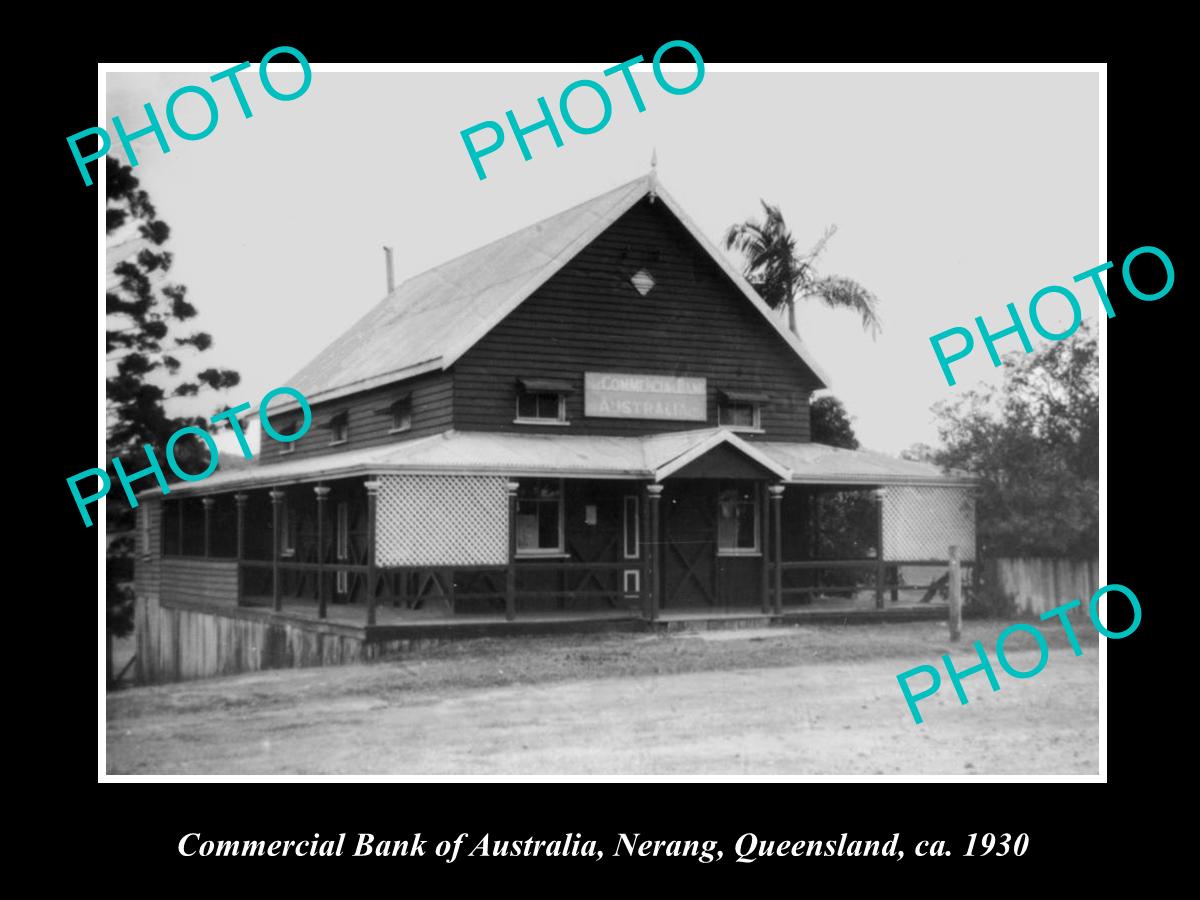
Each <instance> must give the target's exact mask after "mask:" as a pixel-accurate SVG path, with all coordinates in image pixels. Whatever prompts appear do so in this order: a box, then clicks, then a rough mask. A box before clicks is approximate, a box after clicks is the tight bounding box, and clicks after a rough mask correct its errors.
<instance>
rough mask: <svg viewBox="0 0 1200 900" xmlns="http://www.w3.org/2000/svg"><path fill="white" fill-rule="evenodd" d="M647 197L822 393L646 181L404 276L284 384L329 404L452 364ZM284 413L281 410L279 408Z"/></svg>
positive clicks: (686, 221) (773, 321)
mask: <svg viewBox="0 0 1200 900" xmlns="http://www.w3.org/2000/svg"><path fill="white" fill-rule="evenodd" d="M651 191H653V192H654V194H655V196H656V197H657V198H660V199H661V200H662V201H663V203H664V205H665V206H667V208H668V209H670V210H671V212H672V213H673V214H674V215H675V216H676V217H677V218H678V219H679V220H680V222H681V223H682V224H683V225H684V227H685V228H687V230H688V231H689V232H690V233H691V234H692V235H693V236H694V237H695V238H696V240H697V241H698V242H699V243H700V244H701V246H702V247H704V249H705V250H706V251H707V252H708V253H709V255H710V256H712V257H713V259H714V260H715V261H716V262H717V264H718V265H719V266H720V267H721V268H722V270H723V271H725V273H726V274H727V275H728V276H729V277H730V278H731V279H732V280H733V282H734V284H735V285H736V286H737V287H738V288H739V290H741V292H742V293H743V294H744V295H745V296H746V298H747V299H748V300H749V301H750V302H751V303H752V304H754V305H755V307H756V308H757V309H758V310H759V312H761V313H762V314H763V316H764V317H765V318H766V320H767V322H768V323H769V324H770V325H771V327H772V328H773V329H774V330H775V331H776V332H777V333H778V334H780V336H781V337H783V339H784V340H785V341H786V342H787V343H788V345H789V346H790V347H792V349H793V350H794V351H795V352H796V353H797V355H798V356H800V358H801V359H802V360H803V361H804V362H805V363H806V364H807V365H808V366H809V368H810V369H812V370H813V372H814V373H815V374H816V376H817V378H818V379H820V380H821V381H822V382H823V384H824V385H825V386H828V383H829V378H828V376H826V375H825V373H824V372H823V371H822V370H821V368H820V367H819V366H818V365H817V363H816V361H815V360H814V359H813V358H812V356H811V354H810V353H809V352H808V350H807V349H806V348H805V346H804V344H803V342H802V341H801V340H800V339H799V338H798V337H797V336H796V335H794V334H792V333H791V332H790V331H788V329H787V328H786V327H784V326H783V325H782V324H781V323H780V321H779V319H778V317H777V316H775V315H773V314H772V313H771V311H770V309H769V308H768V307H767V305H766V304H765V303H764V302H763V300H762V298H761V297H759V296H758V294H757V293H756V292H755V291H754V289H753V288H752V287H751V286H750V284H749V283H748V282H747V281H746V280H745V278H743V277H742V275H741V273H739V272H738V271H737V270H736V269H734V268H733V267H732V266H731V265H730V263H729V261H728V260H727V259H726V258H725V257H724V255H723V254H722V253H721V252H720V251H719V250H718V249H717V248H716V247H715V246H714V245H713V244H712V243H711V242H710V241H709V240H708V239H707V238H706V237H705V236H704V234H703V233H702V232H701V231H700V230H699V228H698V227H697V226H696V225H695V223H694V222H692V221H691V219H690V218H689V217H688V216H687V214H686V213H684V212H683V210H682V208H681V207H680V206H679V204H678V203H677V202H676V201H674V200H673V199H672V198H671V197H670V196H669V195H668V194H667V193H666V191H665V190H664V189H663V188H662V186H661V185H660V184H659V183H658V182H657V180H656V179H655V177H654V176H653V175H645V176H643V177H641V178H636V179H634V180H633V181H630V182H629V183H628V184H623V185H621V186H620V187H618V188H616V189H615V190H612V191H609V192H608V193H605V194H601V195H600V196H598V197H594V198H592V199H591V200H588V201H586V202H584V203H581V204H579V205H578V206H573V207H571V208H570V209H568V210H565V211H563V212H560V213H558V214H557V215H554V216H551V217H550V218H548V219H543V220H542V221H541V222H537V223H536V224H533V225H530V226H528V227H527V228H523V229H521V230H520V231H517V232H514V233H512V234H510V235H508V236H506V237H502V238H500V239H498V240H496V241H493V242H492V243H490V244H486V245H485V246H483V247H480V248H479V249H477V250H473V251H471V252H470V253H466V254H464V255H462V256H459V257H456V258H455V259H452V260H450V261H449V262H445V263H442V264H441V265H440V266H437V267H435V268H433V269H430V270H428V271H426V272H422V273H421V274H419V275H415V276H413V277H412V278H409V279H408V280H406V281H404V282H403V283H402V284H400V285H399V286H398V287H397V288H396V289H395V290H393V291H392V292H391V293H390V294H388V295H387V296H386V297H385V298H384V299H383V300H381V301H380V302H379V303H378V304H376V305H375V307H374V308H373V309H371V310H370V312H368V313H367V314H366V315H365V316H363V317H362V318H361V319H359V320H358V321H357V322H355V323H354V325H352V326H351V327H350V328H349V330H347V331H346V332H345V333H344V334H343V335H342V336H341V337H339V338H338V339H337V340H335V341H334V342H333V343H332V344H330V345H329V346H328V347H326V348H325V349H324V350H322V351H321V352H320V353H319V354H318V355H317V357H316V358H315V359H313V360H312V361H311V362H310V363H308V365H306V366H304V368H302V369H301V370H300V371H299V372H297V373H296V374H295V375H293V376H292V377H291V378H290V379H289V380H288V381H287V382H286V384H288V385H289V386H290V387H294V388H296V389H297V390H298V391H300V392H301V393H302V394H304V396H305V397H306V398H308V399H309V400H310V401H317V400H329V399H334V398H336V397H340V396H345V395H347V394H350V393H354V392H356V391H361V390H366V389H369V388H372V387H377V386H379V385H383V384H387V383H390V382H392V381H396V380H398V379H401V378H407V377H411V376H413V375H417V374H420V373H422V372H427V371H432V370H436V369H444V368H446V367H448V366H450V365H452V364H453V363H454V361H455V360H457V359H458V358H459V357H460V356H461V355H462V354H463V353H465V352H466V351H467V350H469V349H470V348H471V347H472V346H474V344H475V343H476V342H478V341H479V340H480V339H481V338H483V337H484V336H485V335H486V334H487V333H488V332H489V331H491V330H492V328H494V327H495V326H496V325H497V324H499V322H500V321H501V320H502V319H503V318H504V317H505V316H506V315H508V313H509V312H511V311H512V310H513V309H515V308H516V307H517V306H518V305H519V304H520V303H521V302H522V301H524V300H525V299H526V298H527V297H528V296H529V295H530V294H532V293H533V292H534V291H536V290H537V289H538V288H539V287H541V285H543V284H544V283H545V282H546V281H548V280H549V279H550V278H551V276H553V275H554V274H555V273H556V272H558V271H559V270H560V269H561V268H562V267H563V266H564V265H566V264H567V263H568V262H569V261H570V260H571V259H573V258H574V257H575V256H576V254H578V253H579V252H580V251H581V250H583V249H584V248H585V247H587V246H588V244H590V243H591V242H592V241H593V240H595V239H596V238H597V237H598V236H599V235H600V234H601V233H602V232H603V231H604V230H605V229H606V228H608V226H610V225H611V224H612V223H613V222H615V221H616V220H617V219H618V218H620V216H621V215H623V214H624V213H625V212H626V211H627V210H629V209H630V208H631V207H632V206H633V205H634V204H635V203H636V202H637V201H639V200H640V199H641V198H642V197H644V196H645V195H646V194H647V193H649V192H651ZM285 406H287V404H285V403H280V404H279V409H280V410H282V409H284V408H285Z"/></svg>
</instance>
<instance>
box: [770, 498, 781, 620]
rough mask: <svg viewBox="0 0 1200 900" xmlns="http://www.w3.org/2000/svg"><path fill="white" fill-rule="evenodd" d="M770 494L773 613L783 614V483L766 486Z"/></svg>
mask: <svg viewBox="0 0 1200 900" xmlns="http://www.w3.org/2000/svg"><path fill="white" fill-rule="evenodd" d="M767 493H769V494H770V495H771V539H772V542H773V543H774V545H775V552H774V556H775V614H776V615H782V614H783V485H782V484H773V485H771V486H770V487H769V488H767Z"/></svg>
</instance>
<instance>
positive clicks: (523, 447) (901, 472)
mask: <svg viewBox="0 0 1200 900" xmlns="http://www.w3.org/2000/svg"><path fill="white" fill-rule="evenodd" d="M720 444H729V445H731V446H733V447H736V448H737V449H739V450H740V451H741V452H743V453H746V454H747V455H748V456H750V457H751V458H753V459H755V460H756V461H757V462H759V463H760V464H761V465H763V466H765V467H766V468H768V469H771V470H773V471H774V472H775V473H776V474H777V475H779V477H780V478H781V479H782V480H784V481H785V482H787V483H790V484H862V485H884V484H942V485H950V484H973V483H974V479H972V478H971V477H970V476H969V475H968V474H966V473H962V472H953V473H949V474H943V473H942V472H941V470H940V469H939V468H938V467H937V466H935V465H932V464H931V463H922V462H913V461H910V460H903V459H896V458H895V457H891V456H887V455H885V454H882V453H875V452H872V451H869V450H843V449H840V448H837V447H830V446H827V445H825V444H791V443H780V442H773V441H756V442H750V441H745V440H743V439H742V438H740V437H738V436H737V435H736V434H733V433H732V432H730V431H728V430H727V429H724V428H705V429H697V430H693V431H674V432H665V433H662V434H651V435H643V436H640V437H617V436H608V435H579V434H576V435H566V434H563V435H560V434H499V433H492V432H479V431H447V432H444V433H442V434H436V435H432V436H430V437H425V438H418V439H416V440H411V441H399V442H397V443H395V444H389V445H387V446H385V447H371V448H368V449H365V450H354V451H351V452H348V453H334V454H329V455H325V456H314V457H308V458H305V459H296V460H287V461H285V462H278V463H269V464H267V465H256V466H250V467H246V468H237V469H229V470H221V469H218V470H217V472H216V473H215V474H213V475H212V476H210V477H209V478H206V479H205V480H204V481H198V482H194V483H192V484H186V485H177V486H173V487H172V489H171V493H180V494H209V493H217V492H221V491H231V490H237V489H242V488H249V487H269V486H271V485H279V484H290V483H295V482H310V481H319V480H323V479H332V478H346V477H351V476H356V475H379V474H386V473H410V474H415V473H421V474H428V473H442V474H457V475H478V474H497V475H508V476H512V477H539V476H545V477H573V478H633V479H645V480H661V479H664V478H668V477H670V475H671V474H672V473H673V472H675V471H678V469H679V468H681V467H682V466H684V465H686V464H687V463H689V462H691V461H692V460H693V459H698V458H699V457H701V456H703V455H704V454H705V453H707V452H708V451H709V450H711V449H713V448H714V447H716V446H718V445H720ZM145 493H146V494H152V493H156V491H147V492H145Z"/></svg>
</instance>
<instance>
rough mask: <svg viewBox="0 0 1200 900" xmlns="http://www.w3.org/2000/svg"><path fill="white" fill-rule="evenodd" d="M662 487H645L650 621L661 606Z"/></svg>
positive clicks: (654, 617)
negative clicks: (648, 504)
mask: <svg viewBox="0 0 1200 900" xmlns="http://www.w3.org/2000/svg"><path fill="white" fill-rule="evenodd" d="M662 492H663V486H662V485H661V484H648V485H646V496H647V497H648V498H649V502H650V534H649V535H647V538H648V540H647V541H646V554H647V556H648V557H649V565H650V621H652V622H653V621H655V620H656V619H657V618H658V613H659V609H660V607H661V606H662V597H661V596H660V591H659V584H660V579H659V577H658V566H659V563H660V560H659V555H658V547H659V541H658V536H659V534H660V531H661V529H660V525H659V517H660V516H661V515H662V512H661V510H660V509H659V507H660V505H661V503H662Z"/></svg>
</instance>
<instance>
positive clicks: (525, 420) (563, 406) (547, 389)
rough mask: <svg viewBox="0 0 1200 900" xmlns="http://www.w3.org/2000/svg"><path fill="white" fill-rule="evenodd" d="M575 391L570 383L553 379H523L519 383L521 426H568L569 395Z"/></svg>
mask: <svg viewBox="0 0 1200 900" xmlns="http://www.w3.org/2000/svg"><path fill="white" fill-rule="evenodd" d="M572 390H573V388H572V386H571V383H570V382H569V381H560V380H558V379H553V378H522V379H519V380H518V382H517V417H516V419H514V422H516V423H517V424H519V425H566V424H569V423H568V422H567V394H569V393H571V391H572Z"/></svg>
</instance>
